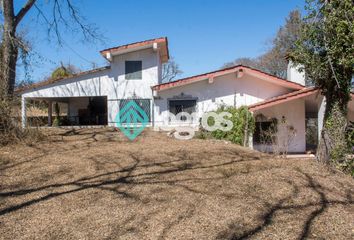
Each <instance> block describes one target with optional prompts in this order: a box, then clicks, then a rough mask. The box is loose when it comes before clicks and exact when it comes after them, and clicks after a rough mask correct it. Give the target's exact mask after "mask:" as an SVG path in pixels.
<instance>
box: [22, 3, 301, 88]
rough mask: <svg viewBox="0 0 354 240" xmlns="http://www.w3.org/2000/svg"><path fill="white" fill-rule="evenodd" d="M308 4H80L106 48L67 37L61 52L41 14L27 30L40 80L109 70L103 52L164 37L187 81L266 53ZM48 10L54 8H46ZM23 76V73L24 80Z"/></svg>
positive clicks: (27, 20)
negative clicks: (62, 66)
mask: <svg viewBox="0 0 354 240" xmlns="http://www.w3.org/2000/svg"><path fill="white" fill-rule="evenodd" d="M304 1H305V0H281V1H280V0H266V1H265V0H248V1H241V0H204V1H202V0H189V1H188V0H174V1H171V0H157V1H152V0H150V1H149V0H139V1H138V0H129V1H127V0H126V1H122V0H100V1H89V0H86V1H84V0H75V1H73V2H75V4H76V5H77V6H78V7H79V8H80V10H81V13H82V15H83V16H85V17H86V20H87V22H89V23H94V24H95V25H96V26H97V27H98V29H99V31H100V32H101V33H102V34H103V35H104V37H105V39H106V40H105V42H104V43H96V44H91V43H82V42H80V41H79V40H80V38H78V37H77V36H73V35H72V34H70V33H66V34H65V42H66V45H64V46H63V47H58V46H57V45H56V44H55V41H48V40H47V39H46V32H45V28H43V26H42V25H41V24H40V23H36V18H37V15H36V10H35V9H32V10H31V11H32V12H31V14H30V15H28V16H26V18H25V19H24V22H23V23H22V25H21V29H22V30H23V31H25V32H27V38H28V39H29V40H30V41H32V42H33V49H34V52H35V54H36V56H37V57H36V58H37V61H34V62H33V63H32V65H31V66H32V72H31V76H32V78H33V80H34V81H38V80H42V79H43V77H44V76H46V75H49V73H50V72H51V71H52V69H53V68H55V66H56V64H59V63H60V62H61V61H62V62H64V63H68V62H70V63H71V64H74V65H76V66H78V67H79V68H80V69H82V70H87V69H90V68H91V67H92V64H91V62H95V63H96V64H98V65H99V66H103V65H106V64H107V63H105V61H104V59H103V58H102V57H101V56H100V54H99V51H100V50H102V49H104V48H106V47H113V46H117V45H122V44H127V43H131V42H136V41H142V40H146V39H151V38H156V37H160V36H167V37H168V40H169V49H170V54H171V56H173V57H174V58H175V61H176V62H177V63H178V64H179V65H180V68H181V70H182V71H183V72H184V73H183V74H182V76H181V77H185V76H191V75H195V74H199V73H203V72H207V71H212V70H215V69H218V68H220V67H221V66H222V65H223V64H224V63H225V62H229V61H232V60H233V59H235V58H239V57H256V56H258V55H260V54H262V53H263V52H264V51H266V49H267V42H269V40H270V39H271V38H272V37H273V36H274V35H275V33H276V31H277V30H278V28H279V27H280V26H281V25H282V24H283V23H284V20H285V18H286V16H287V15H288V13H289V12H290V11H291V10H293V9H299V10H301V11H302V10H303V7H304ZM22 2H23V1H22ZM20 4H21V1H19V2H18V5H17V7H19V6H20ZM44 10H49V9H46V7H45V6H44ZM38 56H40V58H39V57H38ZM23 76H24V74H23V71H20V72H19V74H18V79H21V78H23Z"/></svg>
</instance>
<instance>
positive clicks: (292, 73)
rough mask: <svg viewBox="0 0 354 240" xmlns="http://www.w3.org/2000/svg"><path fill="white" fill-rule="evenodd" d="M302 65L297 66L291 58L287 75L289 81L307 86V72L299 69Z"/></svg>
mask: <svg viewBox="0 0 354 240" xmlns="http://www.w3.org/2000/svg"><path fill="white" fill-rule="evenodd" d="M301 67H302V66H301V65H298V66H295V64H294V63H293V62H292V61H291V60H289V63H288V68H287V72H286V75H287V79H288V80H289V81H291V82H295V83H299V84H301V85H303V86H305V83H306V76H305V72H300V71H299V69H300V68H301Z"/></svg>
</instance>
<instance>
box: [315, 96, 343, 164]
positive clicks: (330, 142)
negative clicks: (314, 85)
mask: <svg viewBox="0 0 354 240" xmlns="http://www.w3.org/2000/svg"><path fill="white" fill-rule="evenodd" d="M326 99H327V100H326V109H325V116H324V120H323V128H322V132H321V138H320V141H319V145H318V148H317V160H318V161H319V162H322V163H325V164H330V163H338V162H340V161H342V160H343V159H344V154H345V151H346V148H347V142H346V136H345V130H346V127H347V107H346V104H342V103H340V102H339V101H338V100H336V99H335V98H334V99H335V100H331V98H326ZM332 99H333V98H332Z"/></svg>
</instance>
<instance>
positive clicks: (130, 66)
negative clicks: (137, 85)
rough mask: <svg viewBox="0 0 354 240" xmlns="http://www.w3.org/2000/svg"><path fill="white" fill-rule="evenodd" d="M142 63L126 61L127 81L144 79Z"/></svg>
mask: <svg viewBox="0 0 354 240" xmlns="http://www.w3.org/2000/svg"><path fill="white" fill-rule="evenodd" d="M142 69H143V64H142V61H125V79H127V80H130V79H142Z"/></svg>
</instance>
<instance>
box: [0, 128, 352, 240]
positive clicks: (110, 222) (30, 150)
mask: <svg viewBox="0 0 354 240" xmlns="http://www.w3.org/2000/svg"><path fill="white" fill-rule="evenodd" d="M51 139H52V141H48V142H43V143H39V144H36V145H33V146H23V145H16V146H9V147H6V148H0V178H1V179H0V239H16V240H19V239H305V238H309V239H353V238H354V204H353V203H354V202H353V197H354V180H353V179H352V178H351V177H349V176H346V175H343V174H341V173H338V172H334V171H331V170H329V169H327V168H325V167H324V166H322V165H319V164H317V163H316V162H315V161H314V160H309V159H291V160H289V159H279V158H274V157H272V156H268V155H262V154H259V153H256V152H253V151H250V150H247V149H244V148H241V147H239V146H236V145H233V144H226V143H225V142H223V141H210V140H209V141H206V140H190V141H179V140H176V139H173V138H169V137H167V136H166V135H165V134H162V133H154V132H149V131H147V132H144V133H143V134H142V136H140V137H139V138H138V139H136V141H134V142H130V141H129V140H126V138H125V137H124V136H122V134H120V133H118V132H116V131H113V130H111V129H86V130H85V129H82V130H76V131H75V132H72V131H69V130H60V131H58V132H56V133H55V134H54V133H51Z"/></svg>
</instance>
